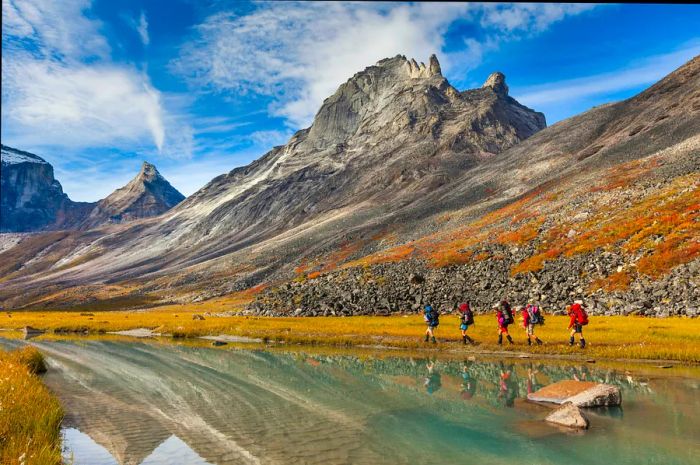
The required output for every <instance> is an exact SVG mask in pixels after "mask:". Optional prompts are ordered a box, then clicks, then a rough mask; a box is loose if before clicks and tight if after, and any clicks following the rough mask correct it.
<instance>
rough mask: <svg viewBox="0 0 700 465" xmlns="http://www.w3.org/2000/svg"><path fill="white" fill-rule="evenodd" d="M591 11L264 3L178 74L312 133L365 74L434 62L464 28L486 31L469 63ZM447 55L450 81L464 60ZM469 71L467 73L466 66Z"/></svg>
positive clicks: (216, 18) (226, 16) (198, 47)
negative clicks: (322, 108) (452, 30)
mask: <svg viewBox="0 0 700 465" xmlns="http://www.w3.org/2000/svg"><path fill="white" fill-rule="evenodd" d="M588 8H590V6H575V5H574V6H571V5H556V6H547V5H519V4H506V5H499V6H497V7H493V6H491V5H488V4H467V3H444V4H421V3H417V4H391V3H313V2H309V3H289V2H281V3H275V2H271V3H261V4H258V5H257V8H256V9H254V10H253V11H252V12H250V13H248V14H245V15H239V14H236V13H228V12H222V13H218V14H215V15H213V16H211V17H209V18H207V19H206V20H205V21H204V22H203V23H202V24H200V25H199V26H198V27H197V28H196V35H195V37H194V38H193V40H191V41H188V43H187V44H186V45H185V46H184V47H183V49H182V53H181V56H180V58H179V59H177V60H175V61H174V62H173V63H172V66H171V68H172V69H173V70H175V71H176V72H178V73H179V74H181V75H183V76H185V77H186V78H187V79H188V80H189V81H190V82H191V83H192V84H193V87H196V88H198V89H201V88H204V89H210V90H215V91H223V92H228V93H230V94H243V95H245V94H248V93H254V94H261V95H266V96H271V97H273V99H274V104H273V105H272V106H271V107H270V111H271V114H272V115H274V116H281V117H283V118H285V119H286V120H287V122H288V124H289V125H290V126H291V127H295V128H298V127H301V126H305V125H308V124H309V123H310V121H311V120H312V119H313V116H314V114H315V112H316V111H317V110H318V107H319V105H320V104H321V102H322V101H323V99H324V98H326V97H327V96H329V95H331V94H332V93H333V92H334V91H335V89H336V88H337V87H338V86H339V85H340V84H341V83H342V82H344V81H345V80H347V79H348V78H349V77H350V76H352V75H353V74H354V73H355V72H357V71H359V70H362V69H363V68H365V67H366V66H368V65H370V64H372V63H374V62H376V61H378V60H379V59H382V58H385V57H389V56H394V55H396V54H399V53H400V54H405V55H407V56H411V57H416V58H418V59H421V58H422V59H423V60H425V59H427V58H428V56H429V55H430V54H431V53H435V52H440V51H441V50H443V48H444V46H445V34H446V32H447V30H448V28H449V27H450V25H452V24H453V23H454V22H455V21H458V20H467V19H468V20H470V21H473V22H476V23H481V24H482V27H483V28H484V29H485V30H486V31H487V32H489V34H488V37H489V38H488V39H486V40H485V41H483V42H482V41H481V40H477V39H472V40H471V42H469V43H468V44H466V45H465V48H466V46H469V47H470V50H471V52H470V54H469V58H471V59H473V60H476V59H480V54H481V51H482V49H483V47H492V46H493V44H494V43H496V42H497V41H498V40H499V38H500V37H505V36H508V37H509V38H515V37H517V36H518V35H525V34H531V33H537V32H541V31H542V30H544V29H546V28H547V27H548V26H549V25H550V24H552V23H553V22H556V21H559V20H561V19H562V18H564V17H566V16H568V15H572V14H578V13H580V12H582V11H584V10H586V9H588ZM464 57H465V56H464V55H463V54H462V55H460V54H447V53H442V54H441V57H440V58H441V62H442V66H443V70H445V71H446V72H448V73H449V71H450V69H451V68H453V67H454V66H455V60H453V59H454V58H456V59H459V60H461V59H462V58H464ZM458 66H461V65H458Z"/></svg>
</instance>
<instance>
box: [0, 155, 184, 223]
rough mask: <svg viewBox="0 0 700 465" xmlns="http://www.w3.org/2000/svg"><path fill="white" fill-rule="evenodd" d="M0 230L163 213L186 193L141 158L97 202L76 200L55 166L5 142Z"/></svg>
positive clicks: (108, 220)
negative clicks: (136, 168)
mask: <svg viewBox="0 0 700 465" xmlns="http://www.w3.org/2000/svg"><path fill="white" fill-rule="evenodd" d="M1 154H2V155H1V160H2V184H1V186H2V204H1V208H2V209H1V213H2V218H1V222H0V232H35V231H49V230H51V231H54V230H77V229H91V228H96V227H100V226H104V225H107V224H111V223H122V222H126V221H132V220H136V219H140V218H148V217H152V216H157V215H160V214H161V213H164V212H166V211H167V210H169V209H170V208H172V207H173V206H174V205H177V204H178V203H179V202H181V201H182V200H183V199H184V198H185V197H184V196H183V195H182V194H181V193H180V192H178V191H177V190H176V189H175V188H174V187H172V186H171V185H170V183H168V181H167V180H166V179H165V178H163V176H161V174H160V173H159V172H158V170H157V169H156V167H155V166H153V165H151V164H150V163H147V162H144V163H143V166H142V167H141V172H140V173H139V174H138V175H137V176H136V177H135V178H134V179H132V180H131V181H130V182H129V183H128V184H127V185H126V186H124V187H122V188H120V189H117V190H116V191H114V192H113V193H112V194H110V195H109V196H108V197H107V198H105V199H103V200H100V201H99V202H74V201H72V200H71V199H70V198H68V196H67V195H66V194H65V193H64V192H63V188H62V187H61V183H59V182H58V181H57V180H56V179H55V178H54V173H53V167H52V166H51V164H49V163H48V162H47V161H46V160H44V159H43V158H41V157H39V156H38V155H34V154H32V153H29V152H24V151H21V150H17V149H14V148H12V147H8V146H5V145H3V146H2V152H1Z"/></svg>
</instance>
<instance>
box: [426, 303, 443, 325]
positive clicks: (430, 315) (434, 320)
mask: <svg viewBox="0 0 700 465" xmlns="http://www.w3.org/2000/svg"><path fill="white" fill-rule="evenodd" d="M425 317H426V318H427V319H428V323H429V324H430V326H433V327H435V326H437V325H439V324H440V314H439V313H438V312H437V310H435V309H434V308H433V307H430V310H428V311H426V312H425Z"/></svg>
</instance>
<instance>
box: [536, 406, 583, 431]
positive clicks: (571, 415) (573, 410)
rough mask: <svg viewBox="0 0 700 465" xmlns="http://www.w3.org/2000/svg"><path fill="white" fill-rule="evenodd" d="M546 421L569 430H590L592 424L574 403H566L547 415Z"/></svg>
mask: <svg viewBox="0 0 700 465" xmlns="http://www.w3.org/2000/svg"><path fill="white" fill-rule="evenodd" d="M545 421H546V422H548V423H553V424H555V425H558V426H566V427H567V428H576V429H588V426H589V425H590V422H589V421H588V418H586V415H584V413H583V412H582V411H581V409H580V408H579V407H577V406H576V405H574V404H573V402H565V403H564V404H562V406H561V407H559V408H557V409H556V410H554V411H553V412H552V413H550V414H549V415H547V417H546V418H545Z"/></svg>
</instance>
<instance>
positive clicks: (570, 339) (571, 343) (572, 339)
mask: <svg viewBox="0 0 700 465" xmlns="http://www.w3.org/2000/svg"><path fill="white" fill-rule="evenodd" d="M426 341H427V339H426ZM569 345H570V346H573V345H574V337H573V336H571V337H570V338H569Z"/></svg>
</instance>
